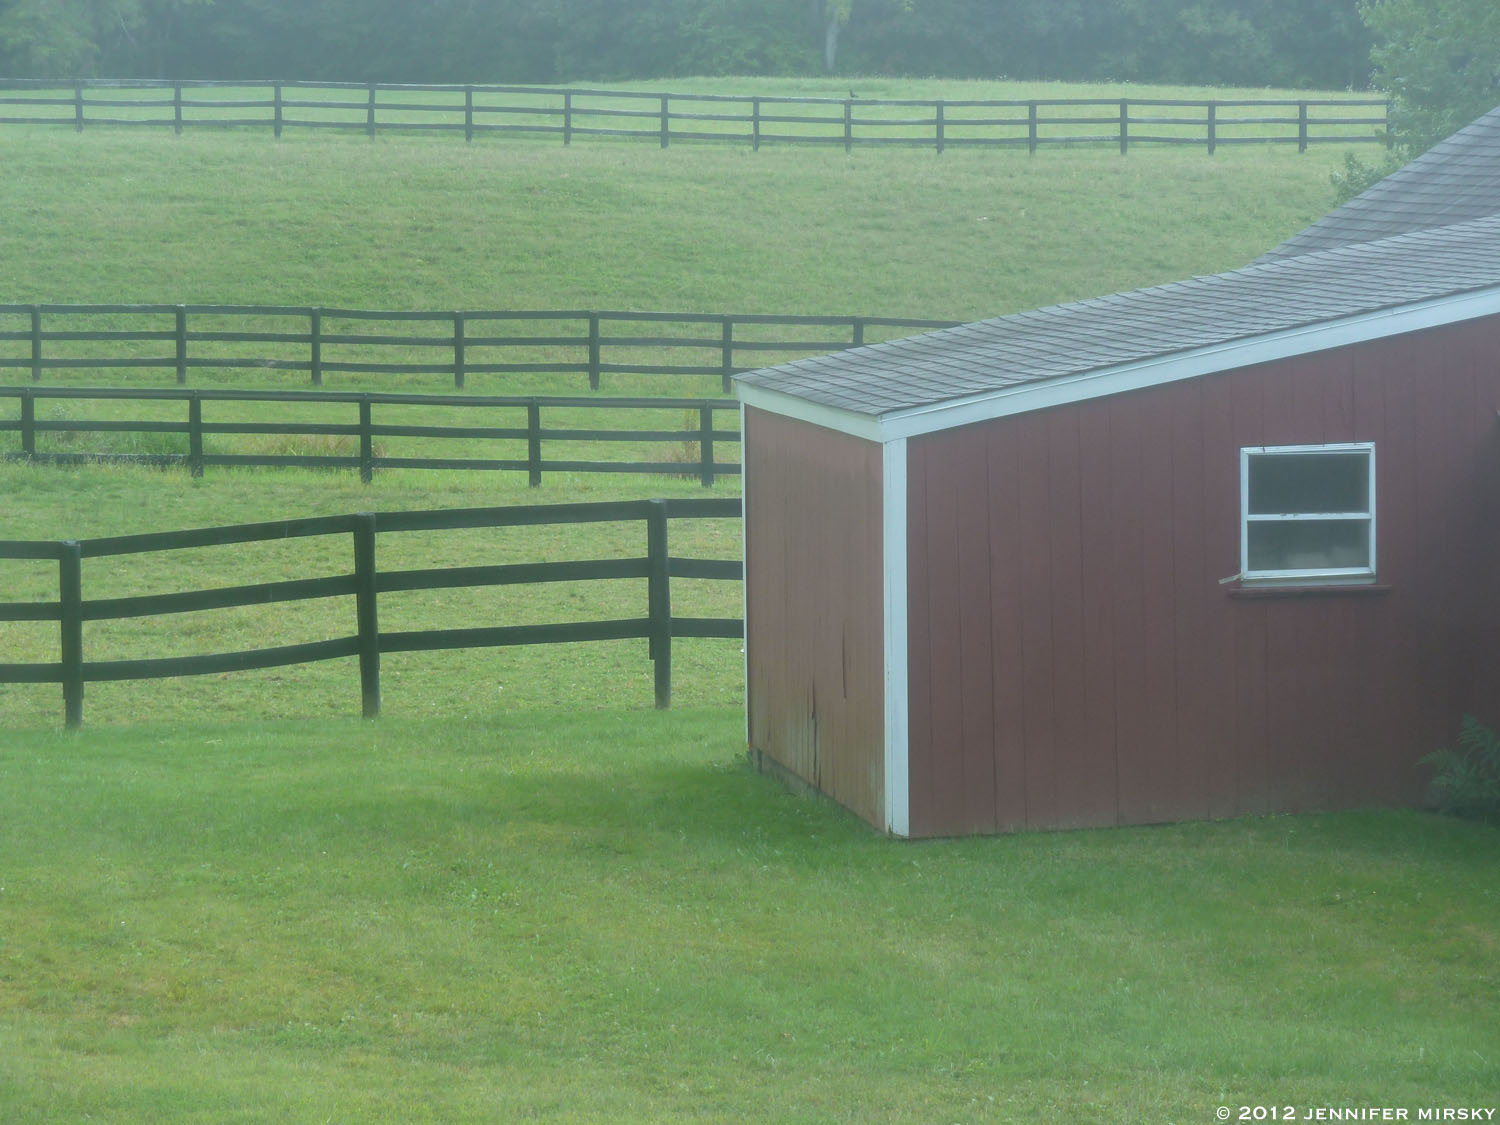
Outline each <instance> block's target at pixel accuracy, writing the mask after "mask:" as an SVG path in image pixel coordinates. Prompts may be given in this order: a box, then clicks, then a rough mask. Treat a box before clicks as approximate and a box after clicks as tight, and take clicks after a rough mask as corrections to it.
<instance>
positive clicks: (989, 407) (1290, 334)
mask: <svg viewBox="0 0 1500 1125" xmlns="http://www.w3.org/2000/svg"><path fill="white" fill-rule="evenodd" d="M1495 315H1500V286H1491V287H1488V288H1485V289H1479V290H1472V291H1470V292H1466V293H1458V294H1450V295H1448V296H1444V297H1436V298H1433V299H1431V300H1426V301H1418V302H1414V303H1411V304H1406V305H1398V306H1394V307H1391V308H1386V309H1377V310H1375V311H1372V312H1366V313H1360V314H1357V315H1355V316H1349V317H1342V318H1340V319H1338V320H1331V321H1322V322H1319V323H1316V324H1307V325H1299V326H1297V327H1295V328H1286V329H1281V330H1279V331H1275V332H1268V333H1264V334H1261V335H1256V336H1247V337H1241V338H1239V339H1235V340H1228V341H1225V342H1223V343H1219V344H1212V345H1209V346H1207V347H1202V348H1195V349H1193V350H1191V351H1185V352H1173V353H1168V354H1165V355H1159V356H1150V357H1147V358H1145V359H1139V360H1133V361H1131V362H1128V363H1121V364H1114V365H1111V366H1109V367H1100V368H1095V369H1093V370H1090V371H1081V372H1078V373H1076V374H1070V375H1059V376H1055V377H1053V378H1050V379H1035V380H1030V381H1027V382H1019V383H1013V384H1011V385H1009V386H1005V387H1000V388H997V389H995V390H992V391H985V392H982V393H980V394H974V395H966V396H964V397H962V398H955V399H948V400H946V401H943V402H936V403H931V404H928V405H923V406H912V407H906V408H903V409H897V410H892V411H889V412H887V413H884V414H879V415H875V414H864V413H861V412H859V411H854V410H846V409H844V408H842V407H835V406H829V405H826V404H823V403H819V402H815V401H813V400H811V399H807V398H803V397H801V396H799V395H792V394H787V393H786V392H784V391H776V390H771V389H769V388H765V387H759V386H756V385H755V384H753V383H748V384H747V383H743V382H742V383H739V384H738V385H737V391H738V394H739V397H740V401H741V402H743V403H744V404H745V405H746V406H753V407H756V408H758V409H761V410H766V411H769V412H771V413H773V414H781V415H785V416H787V417H791V418H797V419H800V420H802V421H806V422H810V423H812V424H814V425H817V426H821V427H823V428H825V429H830V430H837V431H839V432H840V433H845V434H850V435H852V436H854V437H859V438H865V439H866V440H869V441H876V442H880V443H882V444H884V443H886V442H891V441H897V440H901V439H904V438H909V437H917V436H919V435H921V434H928V433H933V432H936V431H938V430H948V429H952V428H954V427H955V426H967V425H970V424H972V423H975V422H987V421H989V420H991V419H994V418H1003V417H1006V416H1007V415H1011V414H1025V413H1027V412H1029V411H1032V410H1044V409H1046V408H1048V407H1052V406H1063V405H1066V404H1068V403H1071V402H1083V401H1086V400H1088V399H1093V398H1103V397H1105V396H1107V395H1116V394H1123V393H1125V392H1126V391H1135V390H1141V389H1144V388H1146V387H1155V386H1160V385H1162V384H1165V383H1175V382H1180V381H1181V380H1184V379H1195V378H1198V377H1200V376H1203V375H1211V374H1214V373H1215V372H1220V371H1232V370H1235V369H1236V368H1241V367H1250V366H1253V365H1255V364H1260V363H1270V362H1274V361H1276V360H1280V359H1291V358H1293V357H1296V356H1301V355H1310V354H1312V353H1314V352H1321V351H1328V350H1330V349H1333V348H1341V347H1347V346H1350V345H1353V344H1363V343H1368V342H1370V341H1372V340H1382V339H1386V338H1388V337H1391V336H1401V335H1405V334H1407V333H1411V332H1420V331H1422V330H1424V329H1428V328H1441V327H1443V326H1445V325H1449V324H1458V323H1461V322H1463V321H1466V320H1477V319H1479V318H1480V317H1485V316H1495Z"/></svg>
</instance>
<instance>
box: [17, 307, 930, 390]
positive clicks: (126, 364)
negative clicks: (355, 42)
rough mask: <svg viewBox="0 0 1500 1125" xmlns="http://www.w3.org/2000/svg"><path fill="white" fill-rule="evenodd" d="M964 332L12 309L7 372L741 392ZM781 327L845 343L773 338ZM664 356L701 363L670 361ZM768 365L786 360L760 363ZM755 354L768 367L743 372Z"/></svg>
mask: <svg viewBox="0 0 1500 1125" xmlns="http://www.w3.org/2000/svg"><path fill="white" fill-rule="evenodd" d="M247 323H248V324H249V327H243V326H244V325H246V324H247ZM955 323H956V322H954V321H949V320H920V319H909V318H900V317H878V316H865V317H860V316H781V315H775V314H761V313H724V314H720V313H674V312H599V311H576V310H575V311H566V310H561V311H560V310H545V311H521V310H487V311H485V310H473V311H463V310H459V311H452V312H447V311H444V312H433V311H413V310H387V311H379V310H373V309H332V308H312V307H305V306H292V305H51V304H48V305H14V304H0V371H4V370H6V369H10V370H21V371H29V372H30V373H31V379H32V381H33V382H41V380H42V376H43V373H44V372H47V371H56V370H63V369H66V370H104V369H110V370H119V369H156V370H161V371H171V372H173V373H175V375H176V379H177V382H178V384H181V385H185V384H186V383H187V381H188V372H189V371H192V370H207V369H235V370H256V371H262V372H264V371H294V372H306V373H307V374H308V376H309V378H310V380H311V383H312V385H313V386H315V387H318V386H322V385H323V381H324V377H325V375H328V374H334V373H357V374H387V375H447V376H449V377H451V378H452V380H453V386H454V388H455V389H463V388H464V387H465V385H466V382H467V380H468V379H469V377H470V376H474V375H502V376H503V375H520V374H580V375H587V376H588V381H589V389H590V390H598V389H600V386H601V385H602V382H603V378H604V376H606V375H619V374H630V375H666V376H710V377H717V378H718V379H719V381H720V386H721V388H722V390H723V391H724V393H726V394H727V393H728V392H729V390H730V379H731V377H732V376H733V375H735V374H736V373H738V372H741V371H750V370H753V369H754V368H756V367H760V366H764V365H765V363H766V362H774V361H776V360H778V359H780V358H783V357H788V356H789V355H791V354H793V353H800V354H804V355H815V354H823V353H827V352H831V351H838V350H840V349H845V348H852V347H858V346H860V345H862V344H864V343H867V342H873V341H871V340H869V339H868V337H870V335H871V333H872V330H875V334H877V335H890V334H892V333H882V332H881V330H883V329H895V330H897V331H896V332H895V333H894V334H898V335H899V334H907V333H909V332H911V331H921V330H924V329H931V328H947V327H951V326H953V325H954V324H955ZM407 325H440V326H441V327H440V328H439V329H438V330H437V331H436V332H434V331H432V330H431V329H428V330H426V331H423V330H421V329H420V328H405V326H407ZM362 329H363V330H362ZM403 329H404V330H403ZM705 329H707V331H705ZM775 329H788V330H790V329H801V330H803V331H804V332H805V331H806V330H809V329H834V330H836V332H833V331H829V332H823V333H822V334H821V335H819V336H806V335H804V336H803V337H802V338H791V334H790V332H784V333H782V334H780V335H779V336H776V337H774V338H768V332H769V330H775ZM835 336H836V338H835ZM243 345H253V346H254V347H253V349H246V348H245V347H244V346H243ZM267 345H272V347H267ZM168 352H169V354H166V353H168ZM663 354H666V355H667V356H670V357H672V359H673V360H676V359H677V358H679V357H680V358H681V359H683V360H688V361H696V362H675V361H664V360H662V359H661V358H660V356H661V355H663ZM767 356H769V357H773V358H772V359H770V360H765V359H760V358H758V357H767ZM750 357H757V361H756V362H754V363H749V364H747V363H745V362H743V361H744V360H746V359H748V358H750Z"/></svg>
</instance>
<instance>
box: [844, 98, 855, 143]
mask: <svg viewBox="0 0 1500 1125" xmlns="http://www.w3.org/2000/svg"><path fill="white" fill-rule="evenodd" d="M853 148H854V102H853V101H852V100H851V99H849V98H845V99H844V151H845V152H849V151H851V150H852V149H853Z"/></svg>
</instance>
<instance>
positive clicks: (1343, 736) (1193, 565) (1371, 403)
mask: <svg viewBox="0 0 1500 1125" xmlns="http://www.w3.org/2000/svg"><path fill="white" fill-rule="evenodd" d="M1497 408H1500V318H1490V319H1487V320H1482V321H1475V322H1470V323H1467V324H1462V325H1457V326H1450V327H1446V328H1440V329H1433V330H1431V331H1427V332H1423V333H1419V334H1414V335H1409V336H1405V337H1399V338H1393V339H1390V340H1385V341H1376V342H1371V343H1367V344H1360V345H1354V346H1350V347H1347V348H1342V349H1338V350H1335V351H1330V352H1326V353H1322V354H1318V355H1312V356H1305V357H1300V358H1296V359H1290V360H1285V361H1279V362H1276V363H1271V364H1265V365H1261V366H1257V367H1251V368H1243V369H1240V370H1238V371H1233V372H1228V373H1225V374H1221V375H1213V376H1207V377H1204V378H1201V379H1193V380H1187V381H1184V382H1181V383H1176V384H1170V385H1166V386H1161V387H1157V388H1152V389H1149V390H1143V391H1137V392H1132V393H1129V394H1124V395H1118V396H1114V397H1109V398H1101V399H1094V400H1090V401H1087V402H1081V403H1077V404H1074V405H1070V406H1065V407H1058V408H1055V409H1050V410H1045V411H1038V412H1035V413H1030V414H1022V415H1016V416H1012V417H1008V418H1002V419H997V420H995V421H993V422H987V423H981V424H977V425H973V426H966V427H962V428H959V429H955V430H949V431H943V432H938V433H933V434H928V435H924V436H922V437H919V438H912V439H910V441H909V442H908V452H909V461H908V503H909V505H910V516H909V521H908V523H909V539H908V556H909V564H908V565H909V611H910V637H911V653H910V667H909V674H910V679H909V694H910V712H909V722H910V777H911V817H912V821H911V830H912V835H916V836H920V835H946V834H953V833H963V832H984V831H993V830H1001V831H1004V830H1007V829H1014V828H1022V827H1034V828H1041V827H1046V828H1054V827H1065V826H1075V825H1096V824H1116V823H1143V822H1152V821H1164V820H1176V819H1185V818H1196V817H1216V816H1230V815H1235V814H1241V813H1257V812H1265V811H1270V810H1276V811H1296V810H1305V809H1318V808H1339V807H1353V806H1360V805H1376V804H1411V803H1417V802H1420V801H1421V799H1422V797H1423V795H1424V788H1425V783H1426V780H1427V777H1428V771H1426V770H1425V769H1423V768H1421V767H1418V766H1417V765H1416V759H1417V758H1418V757H1420V756H1421V755H1422V754H1423V753H1425V752H1427V751H1428V750H1430V749H1432V748H1434V747H1436V746H1437V745H1440V744H1441V743H1443V742H1445V741H1449V740H1451V738H1452V736H1453V734H1454V732H1455V730H1456V727H1457V723H1458V719H1459V717H1460V715H1461V714H1463V713H1464V712H1465V711H1474V712H1478V713H1480V714H1482V715H1486V716H1487V717H1488V718H1490V719H1491V720H1493V719H1495V718H1496V717H1497V716H1496V715H1495V714H1494V713H1493V711H1494V708H1495V707H1496V706H1500V690H1497V689H1500V566H1497V565H1496V564H1497V563H1500V534H1497V529H1500V431H1497V424H1496V410H1497ZM1345 441H1373V442H1374V443H1375V446H1376V451H1375V456H1376V469H1377V482H1376V503H1377V511H1376V519H1377V564H1378V572H1379V573H1378V580H1377V589H1376V590H1371V589H1369V588H1365V589H1362V590H1361V589H1359V588H1355V589H1353V590H1345V591H1342V592H1335V591H1320V592H1318V593H1315V594H1306V593H1303V594H1294V593H1291V592H1288V591H1281V592H1275V593H1273V592H1270V591H1266V590H1259V591H1253V592H1252V591H1248V590H1246V591H1241V590H1239V589H1238V588H1237V587H1236V586H1235V585H1233V584H1231V585H1222V584H1221V583H1220V581H1219V580H1220V579H1222V578H1225V577H1228V576H1230V575H1233V574H1235V573H1237V572H1238V570H1239V508H1240V494H1239V473H1240V467H1239V450H1240V448H1241V447H1242V446H1256V445H1290V444H1303V443H1309V444H1310V443H1323V442H1345Z"/></svg>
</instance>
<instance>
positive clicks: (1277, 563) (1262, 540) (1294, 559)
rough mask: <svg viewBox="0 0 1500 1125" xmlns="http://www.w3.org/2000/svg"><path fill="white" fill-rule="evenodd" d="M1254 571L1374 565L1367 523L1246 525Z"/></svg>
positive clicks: (1328, 568)
mask: <svg viewBox="0 0 1500 1125" xmlns="http://www.w3.org/2000/svg"><path fill="white" fill-rule="evenodd" d="M1245 531H1246V534H1247V535H1248V536H1249V543H1248V547H1249V551H1248V554H1249V556H1250V558H1249V562H1250V569H1251V570H1252V571H1257V570H1345V569H1354V568H1365V567H1368V566H1369V565H1370V524H1369V522H1368V521H1366V520H1289V521H1287V522H1285V523H1281V522H1278V521H1275V520H1266V521H1261V522H1255V523H1249V524H1246V525H1245Z"/></svg>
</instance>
